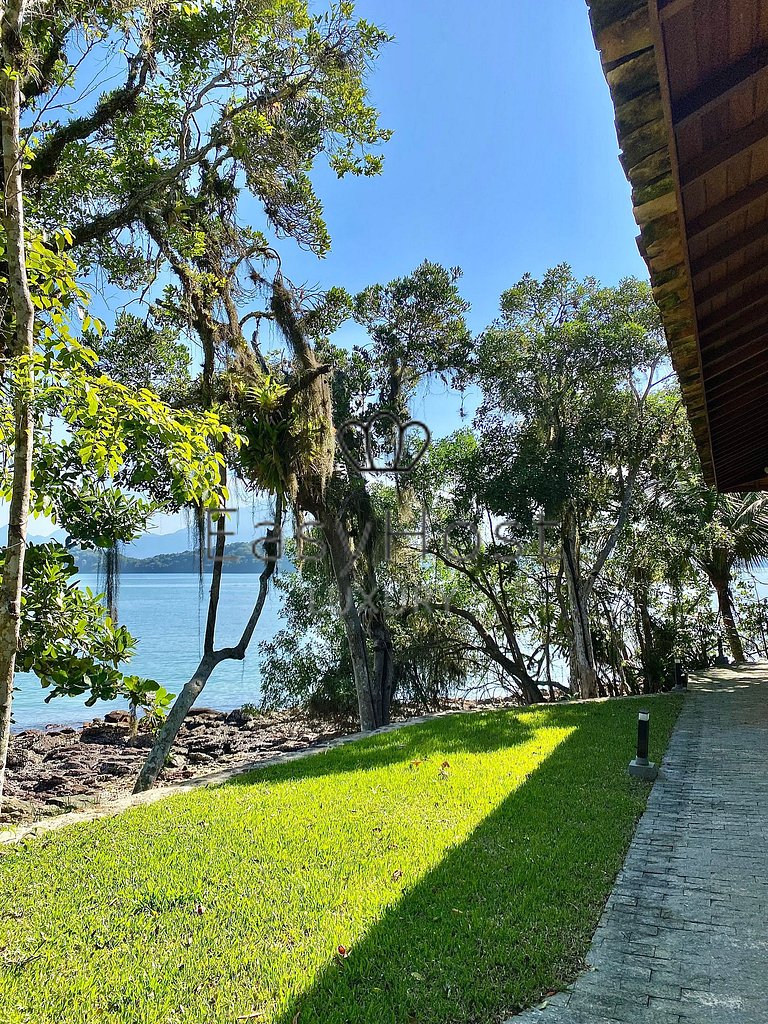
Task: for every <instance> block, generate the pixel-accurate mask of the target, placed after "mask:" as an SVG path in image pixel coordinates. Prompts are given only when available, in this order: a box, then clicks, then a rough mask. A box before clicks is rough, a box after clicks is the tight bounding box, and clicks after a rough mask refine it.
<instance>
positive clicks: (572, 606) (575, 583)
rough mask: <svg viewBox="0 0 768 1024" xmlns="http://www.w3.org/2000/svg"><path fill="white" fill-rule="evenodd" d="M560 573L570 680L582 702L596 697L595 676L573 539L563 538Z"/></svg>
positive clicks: (584, 594)
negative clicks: (569, 644)
mask: <svg viewBox="0 0 768 1024" xmlns="http://www.w3.org/2000/svg"><path fill="white" fill-rule="evenodd" d="M563 563H564V565H563V569H564V571H565V579H566V585H567V588H568V606H569V610H570V622H571V636H572V640H573V647H572V649H571V679H572V681H573V682H575V684H576V687H577V689H578V691H579V695H580V696H581V697H582V698H590V697H596V696H597V672H596V670H595V654H594V650H593V648H592V630H591V628H590V624H589V593H588V591H587V589H586V588H585V587H584V586H582V581H581V579H580V573H579V559H578V544H577V543H576V542H575V541H574V538H573V537H572V536H568V535H564V537H563Z"/></svg>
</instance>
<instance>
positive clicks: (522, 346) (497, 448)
mask: <svg viewBox="0 0 768 1024" xmlns="http://www.w3.org/2000/svg"><path fill="white" fill-rule="evenodd" d="M664 351H665V350H664V345H663V335H662V332H661V326H660V321H659V315H658V310H657V309H656V306H655V305H654V302H653V297H652V295H651V293H650V289H649V288H648V286H647V285H645V284H643V283H641V282H639V281H635V280H633V279H628V280H626V281H624V282H622V283H621V284H620V285H619V286H618V288H601V287H600V286H599V285H598V283H597V282H596V281H594V280H593V279H587V280H585V281H577V280H576V279H575V278H574V277H573V275H572V273H571V271H570V268H569V267H567V266H565V265H563V266H559V267H555V268H554V269H553V270H550V271H549V272H548V273H547V274H546V275H545V276H544V278H543V279H542V280H541V281H537V280H535V279H534V278H532V277H531V276H529V275H528V276H526V277H524V278H523V279H522V280H521V281H520V282H519V283H518V284H517V285H516V286H515V287H514V288H511V289H510V290H509V291H507V292H505V293H504V294H503V295H502V298H501V314H500V316H499V318H498V319H497V320H496V321H495V322H494V323H493V324H492V325H491V326H490V327H489V328H488V329H487V330H486V331H485V332H484V333H483V335H482V336H481V337H480V339H479V344H478V348H477V353H476V358H475V360H474V364H473V377H474V379H475V380H476V381H477V383H478V384H479V385H480V387H481V389H482V392H483V401H482V404H481V406H480V409H479V413H478V419H477V422H478V426H479V428H480V430H481V433H482V435H483V443H484V444H485V445H486V446H487V447H488V449H489V453H488V458H487V463H488V465H491V466H492V465H498V466H500V467H502V468H501V469H500V470H499V471H498V472H497V473H495V474H494V475H493V477H492V479H491V481H490V482H489V485H488V491H487V494H488V499H489V503H490V504H491V507H492V508H493V510H494V511H495V512H496V513H497V514H502V515H507V516H509V517H511V518H512V519H516V520H518V521H519V522H520V523H523V524H530V523H531V522H532V520H533V518H534V517H535V515H536V512H537V510H538V511H539V512H540V513H542V514H543V518H544V521H546V522H550V523H555V524H556V527H557V530H558V533H559V538H560V549H561V556H562V570H563V577H564V580H565V584H566V593H567V606H568V610H569V615H568V622H569V626H570V634H571V652H570V653H571V671H572V680H573V685H574V687H575V688H576V689H578V691H579V692H580V694H581V695H582V696H583V697H592V696H595V695H596V693H597V688H598V676H597V671H596V666H595V653H594V649H593V637H592V629H591V622H590V617H591V614H592V599H593V592H594V587H595V583H596V581H597V579H598V578H599V576H600V573H601V572H602V570H603V567H604V565H605V563H606V561H607V559H608V558H609V557H610V555H611V553H612V552H613V550H614V548H615V546H616V543H617V541H618V539H619V537H620V535H621V533H622V531H623V530H624V528H625V525H626V522H627V517H628V515H629V511H630V508H631V505H632V500H633V496H634V491H635V486H636V483H637V479H638V475H639V473H640V470H641V467H642V465H643V462H644V460H645V458H646V457H647V454H648V452H649V451H650V450H652V447H653V443H654V433H653V430H649V429H648V424H647V405H648V400H649V396H650V395H651V393H652V390H653V388H654V387H655V386H656V385H658V383H659V381H660V379H662V376H661V374H659V366H660V365H661V363H662V359H663V355H664ZM586 538H588V542H589V543H588V546H587V545H586V544H585V539H586Z"/></svg>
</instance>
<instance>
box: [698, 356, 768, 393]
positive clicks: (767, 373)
mask: <svg viewBox="0 0 768 1024" xmlns="http://www.w3.org/2000/svg"><path fill="white" fill-rule="evenodd" d="M761 357H762V358H761ZM766 377H768V362H766V360H765V352H764V351H763V352H761V353H758V354H757V355H755V356H752V358H751V359H747V360H745V361H744V363H742V365H741V367H740V368H739V372H738V373H729V374H727V375H726V376H725V379H722V380H720V379H718V380H717V381H716V382H715V383H714V384H711V385H710V384H707V386H706V391H707V398H708V399H710V398H711V399H712V401H713V402H714V401H717V400H718V399H720V398H723V397H724V396H725V395H727V394H730V392H731V391H734V390H737V389H738V388H741V387H742V382H746V384H747V385H748V386H749V387H750V389H751V387H752V385H753V384H756V383H757V382H758V381H761V382H764V381H765V378H766ZM762 386H763V384H762V383H761V387H762ZM739 393H741V392H739Z"/></svg>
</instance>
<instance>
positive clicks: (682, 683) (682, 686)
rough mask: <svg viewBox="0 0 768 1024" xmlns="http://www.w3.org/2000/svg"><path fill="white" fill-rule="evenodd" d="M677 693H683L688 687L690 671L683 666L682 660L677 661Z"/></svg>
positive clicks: (675, 687)
mask: <svg viewBox="0 0 768 1024" xmlns="http://www.w3.org/2000/svg"><path fill="white" fill-rule="evenodd" d="M674 689H675V693H682V692H683V691H684V690H687V689H688V673H687V672H686V671H685V669H684V668H683V666H682V664H681V662H679V661H676V662H675V686H674Z"/></svg>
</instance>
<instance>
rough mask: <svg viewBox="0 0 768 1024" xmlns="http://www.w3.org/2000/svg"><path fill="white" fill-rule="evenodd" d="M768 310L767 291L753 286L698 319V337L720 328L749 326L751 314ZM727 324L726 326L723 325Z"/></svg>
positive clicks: (716, 331)
mask: <svg viewBox="0 0 768 1024" xmlns="http://www.w3.org/2000/svg"><path fill="white" fill-rule="evenodd" d="M765 310H768V293H767V292H766V289H765V288H763V287H761V288H753V289H752V290H751V291H748V292H745V293H744V294H743V295H742V296H740V297H739V298H738V299H733V300H732V301H731V302H727V303H726V304H725V305H724V306H720V307H719V309H713V310H712V312H711V313H708V314H707V316H705V317H702V318H701V320H700V321H699V338H702V337H706V336H709V335H712V334H715V333H719V332H720V331H722V330H728V331H732V330H735V329H737V328H738V327H741V326H745V327H746V326H749V325H750V324H751V322H752V321H751V317H752V316H753V315H755V316H756V315H758V314H762V313H763V312H764V311H765ZM724 324H728V327H727V328H724V327H723V325H724Z"/></svg>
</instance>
